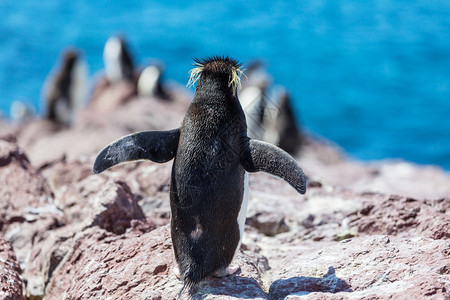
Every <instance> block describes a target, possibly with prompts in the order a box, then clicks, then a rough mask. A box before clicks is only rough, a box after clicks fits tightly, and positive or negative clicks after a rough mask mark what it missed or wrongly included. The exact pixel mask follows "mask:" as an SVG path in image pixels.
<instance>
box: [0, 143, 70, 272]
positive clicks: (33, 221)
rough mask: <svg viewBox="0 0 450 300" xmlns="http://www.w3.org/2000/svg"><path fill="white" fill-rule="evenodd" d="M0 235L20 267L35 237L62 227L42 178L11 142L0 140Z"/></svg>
mask: <svg viewBox="0 0 450 300" xmlns="http://www.w3.org/2000/svg"><path fill="white" fill-rule="evenodd" d="M0 185H1V186H2V188H1V189H0V232H1V233H2V234H3V236H4V237H5V238H6V240H8V241H9V242H10V243H11V244H12V246H13V247H14V249H15V251H16V254H17V258H18V261H19V263H20V265H21V267H22V268H24V267H25V265H26V261H27V259H28V256H29V254H30V250H31V245H32V242H33V239H34V237H35V236H36V235H37V234H38V233H39V232H45V231H47V230H50V229H52V228H56V227H59V226H62V224H64V216H63V213H62V211H61V210H60V209H59V208H58V207H57V206H56V205H55V203H54V199H53V194H52V192H51V190H50V187H49V186H48V184H47V182H46V180H45V178H44V177H43V176H42V175H41V174H40V172H39V171H37V170H36V169H35V168H34V167H33V166H31V164H30V162H29V161H28V158H27V156H26V155H25V154H24V152H23V151H22V150H21V149H20V148H19V147H18V146H17V144H15V143H13V142H8V141H6V140H0Z"/></svg>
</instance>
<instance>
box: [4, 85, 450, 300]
mask: <svg viewBox="0 0 450 300" xmlns="http://www.w3.org/2000/svg"><path fill="white" fill-rule="evenodd" d="M130 95H132V90H131V87H130V86H127V85H118V86H114V87H107V86H103V87H101V88H100V89H99V90H97V91H96V95H95V97H96V99H97V100H95V101H94V102H93V103H92V104H91V105H90V106H89V108H88V109H86V110H85V111H83V112H82V113H81V114H80V115H79V116H78V117H77V119H76V120H75V123H74V124H73V126H72V127H71V128H59V127H56V126H55V125H53V124H51V123H48V122H46V121H42V120H37V121H32V122H31V123H28V124H25V125H21V126H20V127H14V126H9V125H4V124H2V128H4V127H5V126H6V127H7V128H8V129H7V131H5V134H2V135H0V184H1V185H0V236H2V237H3V238H4V239H5V240H7V241H8V242H9V243H10V244H11V245H12V247H13V249H14V251H15V253H16V255H17V262H18V263H19V264H20V268H19V266H18V265H17V263H16V264H15V265H14V267H13V269H14V272H15V273H14V274H15V275H14V276H15V277H14V280H13V281H8V282H11V283H13V284H14V286H15V285H16V284H18V285H17V287H18V290H19V294H17V295H18V296H17V297H18V298H17V299H21V297H22V296H26V297H29V298H30V299H40V298H42V297H44V299H175V298H176V297H177V294H178V292H179V291H180V289H181V287H182V283H181V282H180V281H179V280H178V279H176V277H175V276H174V275H173V274H172V270H173V264H174V257H173V249H172V242H171V239H170V234H169V232H170V231H169V225H168V223H169V221H170V208H169V184H170V172H171V166H172V163H171V162H169V163H165V164H157V163H153V162H136V163H131V164H124V165H120V166H116V167H114V168H112V169H110V170H107V171H105V172H104V173H102V174H101V175H94V174H93V173H92V165H93V161H94V159H95V156H96V154H97V153H98V151H99V150H100V149H101V148H103V147H104V146H105V145H107V144H108V143H110V142H112V141H113V140H115V139H117V138H119V137H121V136H123V135H125V134H128V133H131V132H135V131H140V130H165V129H172V128H175V127H178V126H179V125H180V122H181V120H182V118H183V115H184V112H185V110H186V108H187V105H188V101H187V100H186V98H187V97H186V95H185V94H183V93H178V94H177V93H174V99H175V101H172V102H167V101H161V100H158V99H154V98H151V99H147V98H133V97H131V98H130ZM110 97H116V98H114V99H112V100H111V101H110V102H108V99H110ZM124 97H125V98H126V99H125V98H124ZM28 158H29V159H28ZM297 158H298V160H299V161H300V163H301V165H302V166H303V168H304V170H305V173H306V174H307V175H308V177H309V182H308V191H307V193H306V195H299V194H297V193H296V192H295V190H293V189H292V188H291V187H290V186H289V185H288V184H286V183H285V182H283V181H281V180H279V179H276V178H273V177H271V176H269V175H266V174H263V173H255V174H251V175H250V189H251V191H250V203H249V207H248V214H247V216H248V218H247V221H246V227H245V233H244V238H243V243H242V245H241V249H240V251H239V252H238V255H237V257H236V259H235V261H234V263H235V264H238V265H240V270H239V271H238V272H237V274H235V275H232V276H229V277H226V278H221V279H218V278H208V279H206V280H204V281H203V282H202V283H201V284H200V285H199V286H198V288H197V289H196V290H193V291H192V295H191V296H192V298H193V299H398V298H399V299H450V294H449V291H450V235H449V232H450V176H449V174H447V173H445V172H443V171H442V170H440V169H439V168H437V167H430V166H416V165H414V164H410V163H407V162H399V161H397V162H376V163H370V164H366V163H362V162H358V161H353V160H350V159H349V158H347V157H346V155H345V154H343V152H342V151H340V150H339V149H338V148H337V147H336V146H335V145H331V144H329V143H327V142H324V141H321V140H318V139H316V138H312V137H309V138H307V139H306V140H305V142H304V144H303V146H302V148H301V150H300V152H299V153H298V155H297ZM0 241H2V240H1V238H0ZM2 245H7V244H5V243H3V244H2V243H0V247H6V248H0V249H8V250H5V251H3V250H2V251H0V265H1V264H2V263H3V260H5V259H4V258H3V256H2V255H3V253H6V252H7V253H10V254H7V255H8V257H13V256H14V255H13V254H12V252H11V251H12V249H10V248H7V246H2ZM8 266H13V265H11V264H8ZM2 270H3V269H0V275H1V276H3V275H2V274H3V273H1V272H2ZM19 272H21V276H22V278H23V280H24V281H23V284H24V290H25V294H24V295H22V291H21V285H22V281H21V279H20V277H18V273H19ZM8 274H10V273H8ZM11 274H13V273H11ZM8 276H9V275H8ZM3 279H4V277H0V280H3ZM6 280H8V279H6ZM2 282H3V281H2ZM1 287H2V288H3V284H2V286H1ZM15 287H16V286H15ZM8 289H9V286H8ZM1 295H2V294H0V297H1ZM183 298H185V299H187V292H186V293H185V294H184V295H183ZM8 299H9V298H8ZM13 299H15V298H13Z"/></svg>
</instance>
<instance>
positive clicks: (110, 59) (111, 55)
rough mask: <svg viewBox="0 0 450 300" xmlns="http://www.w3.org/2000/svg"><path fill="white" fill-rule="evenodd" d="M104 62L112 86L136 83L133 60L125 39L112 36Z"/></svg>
mask: <svg viewBox="0 0 450 300" xmlns="http://www.w3.org/2000/svg"><path fill="white" fill-rule="evenodd" d="M103 62H104V64H105V74H106V79H107V80H108V82H109V83H110V84H115V83H118V82H121V81H130V82H134V81H135V76H134V63H133V59H132V58H131V55H130V52H129V51H128V47H127V44H126V42H125V39H124V38H123V37H121V36H112V37H110V38H109V39H108V40H107V41H106V44H105V48H104V49H103Z"/></svg>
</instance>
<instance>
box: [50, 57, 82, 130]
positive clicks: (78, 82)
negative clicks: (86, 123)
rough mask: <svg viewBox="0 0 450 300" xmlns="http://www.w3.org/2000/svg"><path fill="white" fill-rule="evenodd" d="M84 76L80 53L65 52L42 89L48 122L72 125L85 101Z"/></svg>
mask: <svg viewBox="0 0 450 300" xmlns="http://www.w3.org/2000/svg"><path fill="white" fill-rule="evenodd" d="M53 74H54V75H53ZM86 74H87V69H86V64H85V63H84V62H83V60H82V59H81V55H80V53H79V52H78V51H77V50H74V49H69V50H66V51H65V52H64V54H63V59H62V62H61V64H60V66H59V67H57V68H56V69H55V71H53V72H52V74H51V75H50V76H49V79H48V80H47V81H46V84H45V87H44V95H45V96H44V97H45V117H46V118H47V119H48V120H50V121H52V122H54V123H56V124H60V125H64V126H68V125H70V124H71V123H72V121H73V119H74V116H75V114H76V113H77V112H78V110H79V109H80V108H81V107H82V104H83V100H84V99H85V95H86V94H85V92H86V77H87V75H86Z"/></svg>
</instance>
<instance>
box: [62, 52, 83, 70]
mask: <svg viewBox="0 0 450 300" xmlns="http://www.w3.org/2000/svg"><path fill="white" fill-rule="evenodd" d="M79 57H80V53H79V52H78V51H77V50H75V49H68V50H66V51H65V52H64V55H63V66H64V67H63V68H67V69H72V67H73V66H74V64H75V62H76V61H77V59H78V58H79Z"/></svg>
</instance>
